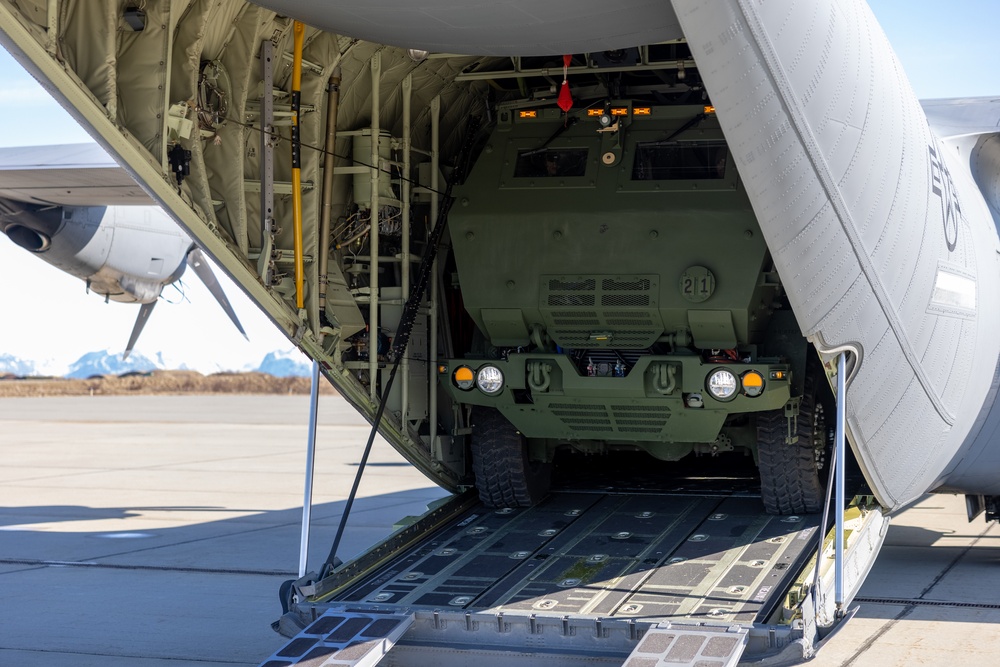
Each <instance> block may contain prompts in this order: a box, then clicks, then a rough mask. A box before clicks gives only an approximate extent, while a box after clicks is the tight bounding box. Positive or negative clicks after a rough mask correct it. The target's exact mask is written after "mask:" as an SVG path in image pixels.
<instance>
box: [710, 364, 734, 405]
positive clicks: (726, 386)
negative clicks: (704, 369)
mask: <svg viewBox="0 0 1000 667" xmlns="http://www.w3.org/2000/svg"><path fill="white" fill-rule="evenodd" d="M737 387H739V382H738V381H737V379H736V375H734V374H733V372H732V371H730V370H729V369H727V368H717V369H715V370H714V371H712V372H711V373H710V374H709V376H708V382H707V383H706V388H707V389H708V393H709V394H711V395H712V398H714V399H716V400H718V401H728V400H729V399H731V398H733V397H734V396H736V389H737Z"/></svg>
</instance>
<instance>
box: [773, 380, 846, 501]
mask: <svg viewBox="0 0 1000 667" xmlns="http://www.w3.org/2000/svg"><path fill="white" fill-rule="evenodd" d="M819 373H820V371H819V369H818V368H817V367H816V366H813V365H812V364H810V368H809V370H808V371H807V374H806V381H805V387H804V391H803V394H802V401H801V402H800V403H799V417H798V429H797V432H796V433H797V435H798V436H799V439H798V442H796V443H795V444H794V445H789V444H788V443H786V442H785V438H786V437H787V435H788V419H787V418H786V417H785V414H784V410H771V411H769V412H763V413H760V414H759V415H757V459H758V464H759V468H760V495H761V499H762V500H763V501H764V508H765V509H766V510H767V512H768V514H812V513H815V512H820V511H822V509H823V502H824V501H825V500H826V493H825V487H824V483H825V479H826V477H827V475H826V474H823V475H822V476H821V468H822V466H823V465H825V464H826V463H827V462H828V460H829V452H830V451H831V450H830V445H831V440H830V434H829V431H828V429H827V416H828V415H829V417H830V418H831V419H832V418H833V416H834V412H833V403H832V397H830V398H828V399H827V398H825V397H827V396H829V391H828V390H827V388H826V386H825V384H822V383H823V379H822V378H821V377H819Z"/></svg>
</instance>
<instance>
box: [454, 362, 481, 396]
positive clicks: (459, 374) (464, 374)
mask: <svg viewBox="0 0 1000 667" xmlns="http://www.w3.org/2000/svg"><path fill="white" fill-rule="evenodd" d="M452 379H453V380H454V381H455V386H456V387H458V388H459V389H461V390H462V391H468V390H470V389H472V388H473V387H474V386H475V385H476V376H475V374H474V373H473V372H472V369H471V368H469V367H468V366H459V367H458V368H456V369H455V374H454V375H452Z"/></svg>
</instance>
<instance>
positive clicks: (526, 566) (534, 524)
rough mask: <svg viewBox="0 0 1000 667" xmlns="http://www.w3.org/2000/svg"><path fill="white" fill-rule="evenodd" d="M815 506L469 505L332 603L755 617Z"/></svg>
mask: <svg viewBox="0 0 1000 667" xmlns="http://www.w3.org/2000/svg"><path fill="white" fill-rule="evenodd" d="M818 524H819V517H817V516H815V515H804V516H795V517H778V516H770V515H768V514H766V513H765V512H764V509H763V506H762V504H761V501H760V499H759V498H754V497H743V496H723V495H719V496H714V497H704V496H702V497H695V496H689V495H674V494H641V495H634V494H633V495H617V494H597V493H557V494H553V495H552V496H551V497H550V498H549V499H548V500H547V501H545V502H544V503H542V504H541V505H539V506H537V507H533V508H530V509H526V508H519V509H514V510H490V509H487V508H485V507H483V506H482V505H477V506H475V507H473V508H472V509H470V510H467V511H466V512H465V513H464V514H462V515H461V516H460V517H458V518H457V519H456V520H454V521H453V522H451V523H450V524H448V525H447V526H445V527H444V528H442V529H440V530H438V531H437V532H436V533H434V534H433V535H431V536H430V537H429V538H427V539H426V540H424V541H423V542H421V543H420V544H419V545H418V546H417V547H415V548H412V549H409V550H407V551H406V553H405V554H404V555H403V556H401V557H399V558H397V559H396V560H394V561H391V562H389V563H388V564H386V565H384V566H383V567H381V568H380V569H379V570H377V571H376V572H374V573H372V574H370V575H369V576H368V577H366V578H365V579H363V580H361V581H360V582H359V583H357V584H355V585H353V586H351V587H350V588H348V589H346V590H344V591H342V592H340V593H339V594H336V595H334V596H333V598H332V599H328V600H327V601H328V602H337V601H340V602H354V603H374V604H379V603H381V604H394V605H402V606H407V607H411V608H421V607H430V608H441V609H451V610H456V611H457V610H467V611H473V612H479V611H484V610H490V611H494V612H507V613H514V614H532V613H538V612H549V613H556V614H572V615H574V616H580V615H584V616H587V615H590V616H595V617H603V618H614V617H618V618H622V619H635V620H638V621H643V622H658V621H664V620H669V621H675V622H676V621H684V620H688V621H704V622H711V623H742V624H751V623H753V622H755V621H757V622H760V621H761V620H763V618H764V617H766V616H767V615H768V614H769V613H770V610H771V609H773V608H774V605H775V604H776V601H777V599H778V598H779V597H780V594H781V593H782V592H783V591H784V589H785V588H786V587H787V586H788V585H789V584H790V583H791V580H792V578H793V577H794V576H796V575H797V574H798V571H799V570H800V569H801V564H802V563H803V562H804V560H805V559H806V558H807V556H808V552H809V551H810V548H811V547H814V546H815V544H814V541H815V540H814V539H811V538H813V537H814V536H815V534H816V528H817V526H818Z"/></svg>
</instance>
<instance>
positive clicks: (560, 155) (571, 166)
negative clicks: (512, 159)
mask: <svg viewBox="0 0 1000 667" xmlns="http://www.w3.org/2000/svg"><path fill="white" fill-rule="evenodd" d="M586 174H587V149H586V148H546V149H545V150H524V151H518V153H517V164H515V165H514V178H547V177H550V176H552V177H557V176H558V177H567V176H585V175H586Z"/></svg>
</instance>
